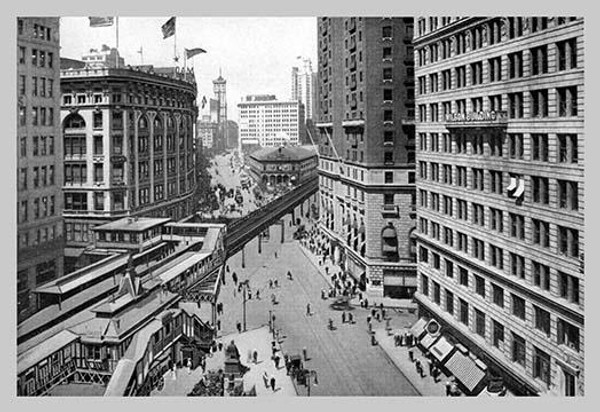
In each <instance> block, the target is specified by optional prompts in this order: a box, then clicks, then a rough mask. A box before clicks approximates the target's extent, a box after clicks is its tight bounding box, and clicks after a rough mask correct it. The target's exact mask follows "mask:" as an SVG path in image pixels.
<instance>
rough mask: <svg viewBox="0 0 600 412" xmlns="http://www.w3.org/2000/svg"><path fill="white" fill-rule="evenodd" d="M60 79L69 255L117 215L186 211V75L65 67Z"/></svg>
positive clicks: (189, 201) (191, 112)
mask: <svg viewBox="0 0 600 412" xmlns="http://www.w3.org/2000/svg"><path fill="white" fill-rule="evenodd" d="M60 80H61V91H62V110H61V119H62V122H61V123H62V126H63V128H62V136H61V138H62V140H63V143H64V186H63V192H64V211H63V216H64V218H65V233H66V243H67V246H68V248H69V254H70V255H77V254H78V253H80V252H81V251H82V250H83V248H85V247H86V246H88V245H89V244H90V243H91V241H92V228H93V227H94V226H96V225H99V224H103V223H106V222H109V221H112V220H115V219H117V218H121V217H124V216H147V217H171V218H173V219H181V218H182V217H184V216H187V215H189V214H191V213H193V211H194V204H193V198H192V195H193V193H194V190H195V185H196V178H195V166H194V144H193V141H194V136H193V125H194V122H195V121H196V118H197V107H196V103H195V101H196V81H195V77H194V72H193V70H191V69H190V70H186V71H183V70H179V69H178V68H174V67H165V68H160V67H152V66H149V65H146V66H134V67H129V68H123V67H119V68H115V67H111V66H105V67H99V68H90V69H88V68H87V67H86V68H83V69H81V68H72V67H65V68H63V69H62V70H61V79H60Z"/></svg>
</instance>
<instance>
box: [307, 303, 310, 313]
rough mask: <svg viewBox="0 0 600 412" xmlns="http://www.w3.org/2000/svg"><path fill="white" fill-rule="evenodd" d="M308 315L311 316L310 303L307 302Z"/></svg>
mask: <svg viewBox="0 0 600 412" xmlns="http://www.w3.org/2000/svg"><path fill="white" fill-rule="evenodd" d="M306 316H310V303H307V304H306Z"/></svg>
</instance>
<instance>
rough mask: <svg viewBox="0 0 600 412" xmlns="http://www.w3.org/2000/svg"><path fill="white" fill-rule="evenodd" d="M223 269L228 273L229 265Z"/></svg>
mask: <svg viewBox="0 0 600 412" xmlns="http://www.w3.org/2000/svg"><path fill="white" fill-rule="evenodd" d="M225 271H226V272H227V273H229V265H227V266H225Z"/></svg>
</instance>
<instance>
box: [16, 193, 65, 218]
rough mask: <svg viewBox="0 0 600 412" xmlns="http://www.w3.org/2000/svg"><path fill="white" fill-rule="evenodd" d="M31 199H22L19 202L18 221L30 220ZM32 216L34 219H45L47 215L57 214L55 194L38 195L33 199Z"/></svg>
mask: <svg viewBox="0 0 600 412" xmlns="http://www.w3.org/2000/svg"><path fill="white" fill-rule="evenodd" d="M29 207H30V205H29V201H28V200H22V201H20V202H19V204H18V211H19V214H18V223H19V224H21V223H26V222H28V221H29V219H30V218H29V216H30V215H29ZM31 210H32V212H31V218H32V220H37V219H43V218H45V217H50V216H55V215H56V203H55V199H54V196H42V197H36V198H34V199H33V200H32V201H31Z"/></svg>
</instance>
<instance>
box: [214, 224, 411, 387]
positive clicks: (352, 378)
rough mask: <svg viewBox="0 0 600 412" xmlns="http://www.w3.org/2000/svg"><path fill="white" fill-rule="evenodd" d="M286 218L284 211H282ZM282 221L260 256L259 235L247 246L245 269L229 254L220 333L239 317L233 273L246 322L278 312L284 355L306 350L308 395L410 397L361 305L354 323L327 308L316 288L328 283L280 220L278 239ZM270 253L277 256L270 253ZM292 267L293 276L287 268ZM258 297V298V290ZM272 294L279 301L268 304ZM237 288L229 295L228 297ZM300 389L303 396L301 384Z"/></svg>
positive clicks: (251, 324)
mask: <svg viewBox="0 0 600 412" xmlns="http://www.w3.org/2000/svg"><path fill="white" fill-rule="evenodd" d="M287 218H288V219H289V216H287ZM280 230H281V226H280V225H275V226H272V227H271V229H270V240H269V241H263V244H262V254H260V255H259V254H258V243H257V242H258V240H257V239H254V240H253V241H251V242H250V243H249V244H248V245H246V248H245V264H246V268H245V269H242V268H241V260H242V259H241V255H242V253H241V252H240V253H238V254H237V255H235V256H233V257H231V258H230V259H229V262H228V264H229V267H230V271H231V272H230V273H229V274H226V284H225V286H223V287H222V289H221V295H220V301H221V302H223V304H224V314H223V315H221V316H220V319H221V327H222V330H221V333H222V334H224V335H227V334H230V333H234V332H236V322H238V321H239V322H242V306H243V305H242V298H241V294H240V293H239V292H234V289H235V288H234V287H233V281H232V277H231V273H232V272H233V271H235V272H237V274H238V277H239V278H240V279H241V280H244V279H249V280H250V286H251V289H252V295H253V296H252V300H249V301H248V302H247V306H246V307H247V328H248V329H252V328H256V327H258V326H260V325H263V324H267V322H268V317H269V310H272V311H273V312H274V313H275V315H276V321H275V324H276V328H278V329H281V330H282V333H283V335H285V339H284V340H283V342H282V348H283V351H284V353H288V354H294V353H300V352H301V351H302V348H304V347H306V348H307V350H308V356H309V361H308V362H307V363H306V367H307V368H310V369H314V370H316V371H317V373H318V381H319V385H318V386H314V387H312V390H311V396H312V395H317V396H318V395H321V396H353V395H357V396H416V395H418V392H417V391H416V390H415V389H414V387H413V386H412V385H411V384H410V383H409V381H408V380H407V379H406V378H405V377H404V375H402V374H401V373H400V371H399V370H398V369H397V368H396V367H395V366H394V365H393V364H392V363H391V361H389V359H388V358H387V356H386V355H385V353H384V352H383V350H382V349H381V348H380V347H379V346H372V345H371V343H370V337H369V335H368V333H367V327H366V316H367V310H365V309H362V308H356V309H355V310H353V314H354V317H355V320H356V323H355V324H354V325H350V324H348V323H346V324H342V323H341V312H340V311H335V310H333V309H331V308H330V307H329V304H330V303H331V300H322V299H321V298H320V290H321V289H322V288H326V287H327V283H326V281H325V279H324V278H323V277H322V275H321V274H319V273H318V272H317V269H316V267H315V266H313V264H312V263H311V262H310V260H309V259H308V258H307V257H306V256H305V255H304V254H303V252H302V251H301V249H300V246H299V245H298V243H297V242H294V241H292V240H291V235H292V230H293V227H290V226H289V220H286V222H285V234H286V236H285V237H286V242H285V243H283V244H281V242H280V240H281V232H280ZM275 252H277V254H278V257H277V258H275ZM288 270H290V271H291V272H292V274H293V277H294V280H292V281H290V280H288V279H287V277H286V276H285V274H286V273H287V271H288ZM269 279H277V280H278V281H279V285H280V287H279V288H278V289H275V290H272V289H269V287H268V280H269ZM257 289H258V290H260V295H261V299H260V300H257V299H256V290H257ZM272 293H274V294H275V295H276V296H277V298H278V300H279V304H277V305H272V304H271V301H270V295H271V294H272ZM234 294H235V296H234ZM308 302H310V304H311V307H312V312H313V313H314V314H313V316H306V315H305V313H306V304H307V303H308ZM404 316H405V315H404V314H399V313H394V314H393V317H394V319H393V323H394V324H398V323H403V319H402V318H403V317H404ZM330 317H331V318H333V319H334V322H335V325H336V326H337V330H335V331H330V330H329V329H328V328H327V320H328V318H330ZM299 394H300V395H305V394H306V389H305V388H304V387H302V388H300V389H299Z"/></svg>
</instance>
